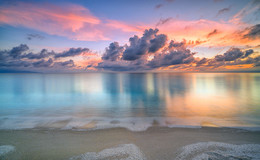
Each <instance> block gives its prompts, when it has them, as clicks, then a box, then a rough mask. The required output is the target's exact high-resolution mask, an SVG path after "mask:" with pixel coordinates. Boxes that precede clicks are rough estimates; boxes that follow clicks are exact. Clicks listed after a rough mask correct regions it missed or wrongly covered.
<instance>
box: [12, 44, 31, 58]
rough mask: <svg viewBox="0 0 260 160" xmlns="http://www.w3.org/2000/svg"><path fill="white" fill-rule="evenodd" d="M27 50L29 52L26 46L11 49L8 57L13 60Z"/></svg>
mask: <svg viewBox="0 0 260 160" xmlns="http://www.w3.org/2000/svg"><path fill="white" fill-rule="evenodd" d="M28 50H29V47H28V46H27V45H26V44H21V45H20V46H17V47H13V48H12V49H11V50H10V51H9V56H11V57H13V58H17V57H19V56H21V55H22V53H24V52H25V51H28Z"/></svg>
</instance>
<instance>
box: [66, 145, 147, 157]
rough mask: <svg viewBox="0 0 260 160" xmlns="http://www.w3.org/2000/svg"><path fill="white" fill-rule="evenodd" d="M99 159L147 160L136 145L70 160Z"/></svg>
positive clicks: (105, 150) (86, 154) (118, 147)
mask: <svg viewBox="0 0 260 160" xmlns="http://www.w3.org/2000/svg"><path fill="white" fill-rule="evenodd" d="M99 159H107V160H109V159H120V160H146V158H145V156H144V154H143V153H142V152H141V150H140V149H139V148H138V147H137V146H136V145H134V144H122V145H119V146H117V147H114V148H108V149H104V150H102V151H100V152H98V153H96V152H87V153H84V154H81V155H78V156H74V157H71V158H70V160H99Z"/></svg>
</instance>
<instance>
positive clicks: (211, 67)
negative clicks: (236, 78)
mask: <svg viewBox="0 0 260 160" xmlns="http://www.w3.org/2000/svg"><path fill="white" fill-rule="evenodd" d="M0 37H1V38H0V71H1V72H9V71H10V72H13V71H30V72H104V71H129V72H133V71H134V72H139V71H140V72H150V71H158V72H159V71H173V72H187V71H196V72H197V71H198V72H205V71H260V1H259V0H252V1H250V0H149V1H148V0H110V1H108V0H76V1H75V0H74V1H72V0H71V1H61V0H57V1H55V2H54V1H51V0H50V1H42V0H41V1H40V0H39V1H31V0H28V1H27V0H24V1H9V0H1V1H0Z"/></svg>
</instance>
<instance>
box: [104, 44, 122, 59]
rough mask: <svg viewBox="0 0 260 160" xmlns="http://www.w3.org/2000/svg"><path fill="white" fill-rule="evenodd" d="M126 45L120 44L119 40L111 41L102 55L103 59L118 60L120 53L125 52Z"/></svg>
mask: <svg viewBox="0 0 260 160" xmlns="http://www.w3.org/2000/svg"><path fill="white" fill-rule="evenodd" d="M123 51H124V47H122V46H119V43H118V42H113V43H110V45H109V47H108V48H106V51H105V53H104V54H103V56H102V59H103V60H110V61H116V60H117V59H118V58H119V56H120V54H121V53H123Z"/></svg>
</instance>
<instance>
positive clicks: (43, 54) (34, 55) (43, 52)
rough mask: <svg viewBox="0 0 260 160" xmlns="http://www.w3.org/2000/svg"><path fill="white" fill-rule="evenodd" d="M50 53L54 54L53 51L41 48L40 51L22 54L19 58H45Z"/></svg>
mask: <svg viewBox="0 0 260 160" xmlns="http://www.w3.org/2000/svg"><path fill="white" fill-rule="evenodd" d="M51 55H55V53H54V52H53V51H52V52H48V50H47V49H42V50H41V52H40V53H32V52H30V53H28V54H25V55H22V56H21V58H28V59H42V58H46V57H49V56H51Z"/></svg>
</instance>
